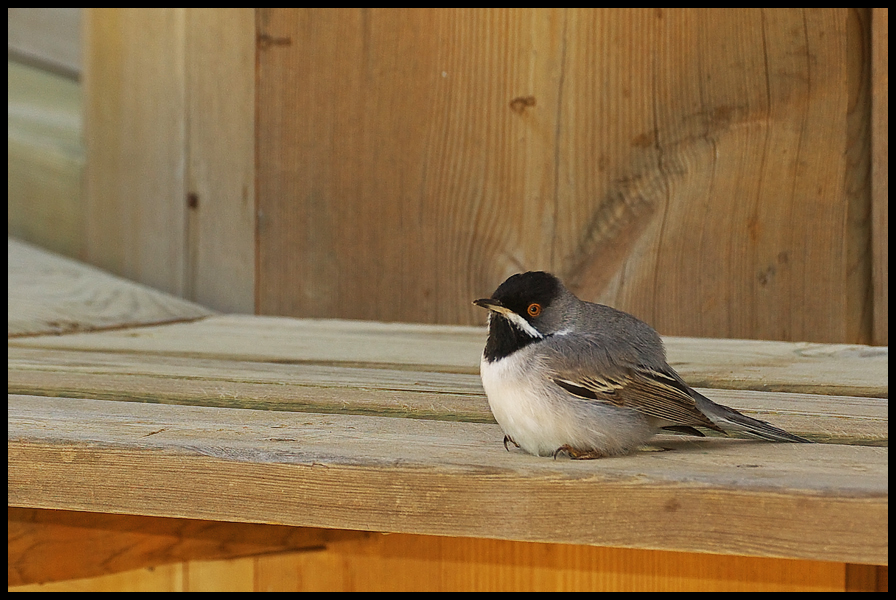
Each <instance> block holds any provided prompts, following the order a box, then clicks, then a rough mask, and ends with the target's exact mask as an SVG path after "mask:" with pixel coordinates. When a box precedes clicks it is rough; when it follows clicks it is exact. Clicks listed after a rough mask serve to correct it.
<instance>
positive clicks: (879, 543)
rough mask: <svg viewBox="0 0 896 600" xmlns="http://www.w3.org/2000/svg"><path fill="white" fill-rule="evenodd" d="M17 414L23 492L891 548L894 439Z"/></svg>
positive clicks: (250, 416)
mask: <svg viewBox="0 0 896 600" xmlns="http://www.w3.org/2000/svg"><path fill="white" fill-rule="evenodd" d="M8 424H9V435H8V451H9V459H8V468H9V470H8V477H9V482H8V483H9V489H8V492H9V503H10V504H11V505H15V506H29V507H37V508H41V507H43V508H62V509H68V510H88V511H96V512H111V513H129V514H145V515H151V516H176V517H187V518H197V519H212V520H225V521H241V522H264V523H280V524H287V525H302V526H312V527H337V528H345V529H360V530H379V531H396V532H406V533H425V534H434V535H454V536H473V537H494V538H502V539H517V540H540V541H559V542H567V543H579V544H595V545H611V546H621V547H641V548H656V549H676V550H686V551H696V552H713V553H721V554H728V553H734V554H743V555H758V556H781V557H792V558H813V559H822V560H836V561H848V562H864V563H876V564H880V563H886V562H887V546H888V534H887V528H886V526H885V525H886V523H887V518H888V492H887V462H888V461H887V456H888V455H887V453H888V450H887V449H885V448H872V447H861V446H844V445H832V444H814V445H789V444H783V445H782V444H769V443H763V442H754V441H748V440H730V439H719V438H705V439H684V438H675V437H672V436H669V437H665V438H663V439H662V440H661V443H660V444H659V445H660V446H662V447H666V448H671V450H670V451H665V452H641V453H638V454H636V455H634V456H630V457H623V458H618V459H611V460H602V461H571V460H556V461H555V460H551V459H544V458H537V457H532V456H528V455H525V454H523V453H521V452H518V451H514V452H505V451H504V450H503V448H502V446H501V438H502V436H501V432H500V429H499V428H498V427H497V426H496V425H492V424H487V423H461V422H445V421H432V420H420V419H402V418H389V417H368V416H359V415H333V414H326V415H325V414H311V413H287V412H267V411H253V410H242V409H220V408H209V407H186V406H170V405H159V404H146V403H132V402H113V401H103V400H81V399H78V400H75V399H56V398H47V397H43V398H34V397H27V396H10V398H9V410H8ZM882 525H883V526H882Z"/></svg>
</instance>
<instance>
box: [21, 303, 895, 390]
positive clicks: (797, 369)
mask: <svg viewBox="0 0 896 600" xmlns="http://www.w3.org/2000/svg"><path fill="white" fill-rule="evenodd" d="M485 337H486V333H485V330H484V328H479V327H463V326H442V325H419V324H410V323H377V322H370V321H340V320H313V319H284V318H274V317H257V316H256V317H253V316H242V315H216V316H213V317H209V318H206V319H203V320H201V321H200V322H197V323H187V324H171V325H165V326H161V327H148V328H144V329H141V330H134V331H118V332H116V331H109V332H104V333H102V334H101V335H100V334H90V335H70V336H64V337H42V338H39V339H16V340H11V341H10V346H15V347H29V348H47V349H59V350H87V351H91V352H93V351H102V352H120V353H132V354H133V353H137V354H140V355H154V354H158V355H165V356H171V357H191V358H202V359H216V360H218V359H220V360H238V361H254V362H273V363H281V364H300V363H304V364H316V365H342V366H355V367H373V368H382V367H383V366H387V368H394V369H414V370H423V371H440V372H453V373H467V374H476V373H478V372H479V357H480V355H481V353H482V348H483V347H484V344H485ZM665 343H666V347H667V351H668V355H669V360H670V363H671V364H672V365H673V366H674V367H675V369H676V370H678V372H679V373H681V375H682V376H683V377H684V378H685V380H687V381H688V382H689V383H691V384H692V385H695V386H698V387H707V388H727V389H743V390H749V389H753V390H762V391H781V392H800V393H812V394H831V395H841V396H871V397H878V398H886V397H887V395H888V389H889V379H888V372H889V371H888V364H889V349H888V348H879V347H870V346H861V345H836V344H832V345H829V344H813V343H805V342H800V343H791V342H767V341H755V340H753V341H751V340H710V339H698V338H675V337H667V338H665Z"/></svg>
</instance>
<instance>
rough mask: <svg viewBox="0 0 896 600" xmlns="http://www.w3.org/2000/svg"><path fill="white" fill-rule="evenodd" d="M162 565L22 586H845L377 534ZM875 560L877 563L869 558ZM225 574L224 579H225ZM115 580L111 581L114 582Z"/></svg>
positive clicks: (757, 568) (741, 562)
mask: <svg viewBox="0 0 896 600" xmlns="http://www.w3.org/2000/svg"><path fill="white" fill-rule="evenodd" d="M178 566H179V567H180V569H179V570H178V571H175V572H172V571H171V570H169V569H165V568H160V569H158V570H154V571H148V570H140V571H131V572H129V573H122V574H121V575H119V576H106V577H103V578H96V579H92V580H81V581H71V582H60V583H57V584H50V585H44V586H36V585H35V586H27V587H24V588H17V590H18V589H23V590H24V589H28V590H42V591H73V590H86V591H89V590H96V589H98V588H104V589H110V588H111V581H110V580H114V581H115V583H116V584H117V589H119V590H121V589H146V588H148V587H150V586H157V587H159V588H161V589H169V590H183V591H208V590H223V589H226V590H227V591H234V590H245V591H306V592H315V591H331V592H336V591H398V590H402V591H480V592H482V591H497V592H513V591H838V590H839V591H842V590H843V589H844V585H843V579H844V574H843V571H844V566H843V565H842V564H838V563H829V562H819V561H804V560H778V559H767V558H757V557H738V556H711V555H689V554H684V553H680V552H668V551H656V550H629V549H619V548H616V549H610V548H599V547H587V546H569V545H562V544H538V543H531V542H511V541H506V540H484V539H463V538H444V537H436V536H418V535H407V534H391V535H375V536H371V537H369V538H366V539H365V540H363V541H358V542H348V541H347V542H340V543H335V544H329V545H328V546H327V547H326V549H323V548H322V549H320V550H318V551H316V552H298V553H285V554H276V555H269V556H259V557H256V558H245V559H236V560H226V561H224V560H222V561H214V562H210V561H204V562H201V561H193V562H190V563H186V564H183V565H178ZM872 568H873V567H872ZM222 584H223V585H222ZM112 589H114V588H112Z"/></svg>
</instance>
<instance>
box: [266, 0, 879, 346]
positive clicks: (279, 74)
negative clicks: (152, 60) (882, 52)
mask: <svg viewBox="0 0 896 600" xmlns="http://www.w3.org/2000/svg"><path fill="white" fill-rule="evenodd" d="M857 14H858V13H854V12H852V11H851V9H793V10H777V9H776V10H773V11H764V10H762V9H731V8H724V9H664V10H655V9H626V10H617V9H589V8H586V9H555V8H541V9H516V10H505V9H498V10H492V11H489V10H478V9H477V10H473V11H468V10H463V9H417V10H413V11H405V10H391V9H375V10H367V9H346V10H340V11H333V10H329V9H327V10H315V9H301V8H283V9H271V10H267V9H265V10H264V11H260V12H259V19H258V23H259V40H260V44H261V47H260V50H259V63H258V64H259V71H258V77H259V79H258V113H257V114H258V130H257V139H258V140H259V150H258V151H259V157H258V165H259V172H258V177H259V180H258V194H259V197H258V204H259V210H260V211H261V213H262V214H264V221H263V222H262V223H261V224H260V232H261V235H260V236H259V248H258V252H259V255H258V260H259V263H258V264H259V272H258V277H259V285H258V289H259V304H258V310H259V312H261V313H263V314H280V315H292V316H323V317H333V316H335V317H349V318H364V319H377V320H401V321H418V322H441V323H474V322H481V321H480V320H481V319H482V318H483V317H482V315H479V314H476V312H474V310H475V309H474V308H472V307H470V306H469V305H468V304H467V302H468V300H469V299H470V298H474V297H481V296H482V295H483V294H488V293H490V292H491V291H492V290H493V289H494V288H495V287H496V286H497V285H498V284H499V283H500V282H501V281H502V280H503V279H504V278H505V277H506V276H507V275H509V274H511V273H513V272H516V271H519V270H524V269H533V268H547V269H550V270H553V271H555V272H558V273H559V274H560V275H561V276H563V277H564V278H565V279H568V280H569V282H570V283H571V286H572V287H573V289H575V290H576V291H578V292H581V293H582V295H583V296H584V297H586V298H587V299H592V300H593V299H597V300H602V301H605V302H607V303H610V304H613V305H614V306H618V307H620V308H622V309H625V310H628V311H630V312H632V313H634V314H636V315H638V316H640V317H642V318H644V319H646V320H648V321H650V322H652V323H653V324H654V325H656V326H657V328H658V329H659V330H660V331H661V332H662V333H664V334H668V335H699V336H706V337H724V338H762V339H782V340H809V341H824V342H863V343H867V342H868V341H870V334H869V329H870V320H869V319H868V314H869V313H868V311H869V310H870V308H871V307H870V304H869V302H868V294H867V290H868V289H869V286H870V271H869V269H868V266H869V264H868V261H869V258H868V256H867V255H865V253H864V251H863V249H867V244H868V237H869V235H870V233H869V232H870V229H869V228H870V225H869V223H868V221H867V219H859V218H854V217H857V216H858V213H859V212H861V211H860V210H859V209H866V212H867V207H868V205H869V199H868V175H867V171H868V169H867V166H868V152H867V149H868V145H867V123H868V114H867V107H868V103H867V102H859V101H858V100H860V99H866V100H867V97H868V93H867V86H868V76H867V68H866V64H865V63H863V62H862V61H861V60H858V61H857V60H855V59H856V57H859V56H861V55H862V52H863V51H864V49H865V45H866V44H867V40H868V35H867V34H868V31H867V28H868V27H869V26H870V25H869V23H868V20H867V19H862V18H858V17H856V15H857ZM372 82H375V83H376V85H373V84H372ZM851 101H855V102H853V104H852V105H851V104H850V102H851ZM863 135H864V136H865V137H864V138H863V137H862V136H863ZM844 233H845V234H846V238H845V239H844V237H843V236H844ZM857 260H859V261H864V262H860V263H857V262H856V261H857ZM362 299H363V300H362Z"/></svg>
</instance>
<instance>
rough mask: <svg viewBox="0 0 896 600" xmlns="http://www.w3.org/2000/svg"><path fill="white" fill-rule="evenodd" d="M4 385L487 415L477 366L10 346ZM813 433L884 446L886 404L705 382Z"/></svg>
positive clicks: (135, 398) (414, 414) (334, 410)
mask: <svg viewBox="0 0 896 600" xmlns="http://www.w3.org/2000/svg"><path fill="white" fill-rule="evenodd" d="M8 355H9V356H8V360H7V365H8V369H7V390H8V392H9V393H10V394H27V395H35V396H61V397H65V398H96V399H103V400H119V401H131V402H157V403H163V404H182V405H191V406H217V407H221V408H251V409H255V410H277V411H298V412H319V413H330V414H358V415H371V414H372V415H380V416H392V417H403V418H415V419H435V420H443V421H466V422H473V423H494V422H495V421H494V417H493V416H492V414H491V411H490V410H489V408H488V403H487V401H486V398H485V393H484V392H483V390H482V385H481V383H480V380H479V376H478V375H470V374H466V373H442V372H435V371H426V370H411V369H408V368H394V366H392V365H378V366H376V367H354V366H344V365H332V364H330V365H327V364H280V363H271V362H259V361H244V360H222V359H220V358H218V359H215V358H206V359H201V358H195V357H194V358H191V359H190V360H189V361H185V360H184V358H183V357H182V356H166V355H146V354H129V353H124V354H120V353H114V352H104V351H101V350H98V349H90V350H80V351H68V350H46V349H41V348H18V347H10V348H9V349H8ZM701 391H702V392H703V393H704V394H706V395H707V396H709V397H710V398H712V399H713V400H715V401H717V402H720V403H722V404H725V405H727V406H732V407H735V408H737V409H738V410H741V411H742V412H744V413H746V414H749V415H751V416H754V417H757V418H760V419H764V420H768V421H772V422H774V423H775V424H776V425H778V426H780V427H783V428H785V429H786V430H788V431H791V432H794V433H797V434H799V435H801V436H804V437H808V438H810V439H812V440H813V441H817V442H828V443H851V444H865V445H887V444H888V440H889V427H888V422H889V421H888V403H887V401H886V400H885V399H879V398H865V397H853V396H832V395H824V396H821V395H815V394H795V393H786V392H759V391H752V390H720V389H702V390H701Z"/></svg>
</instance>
